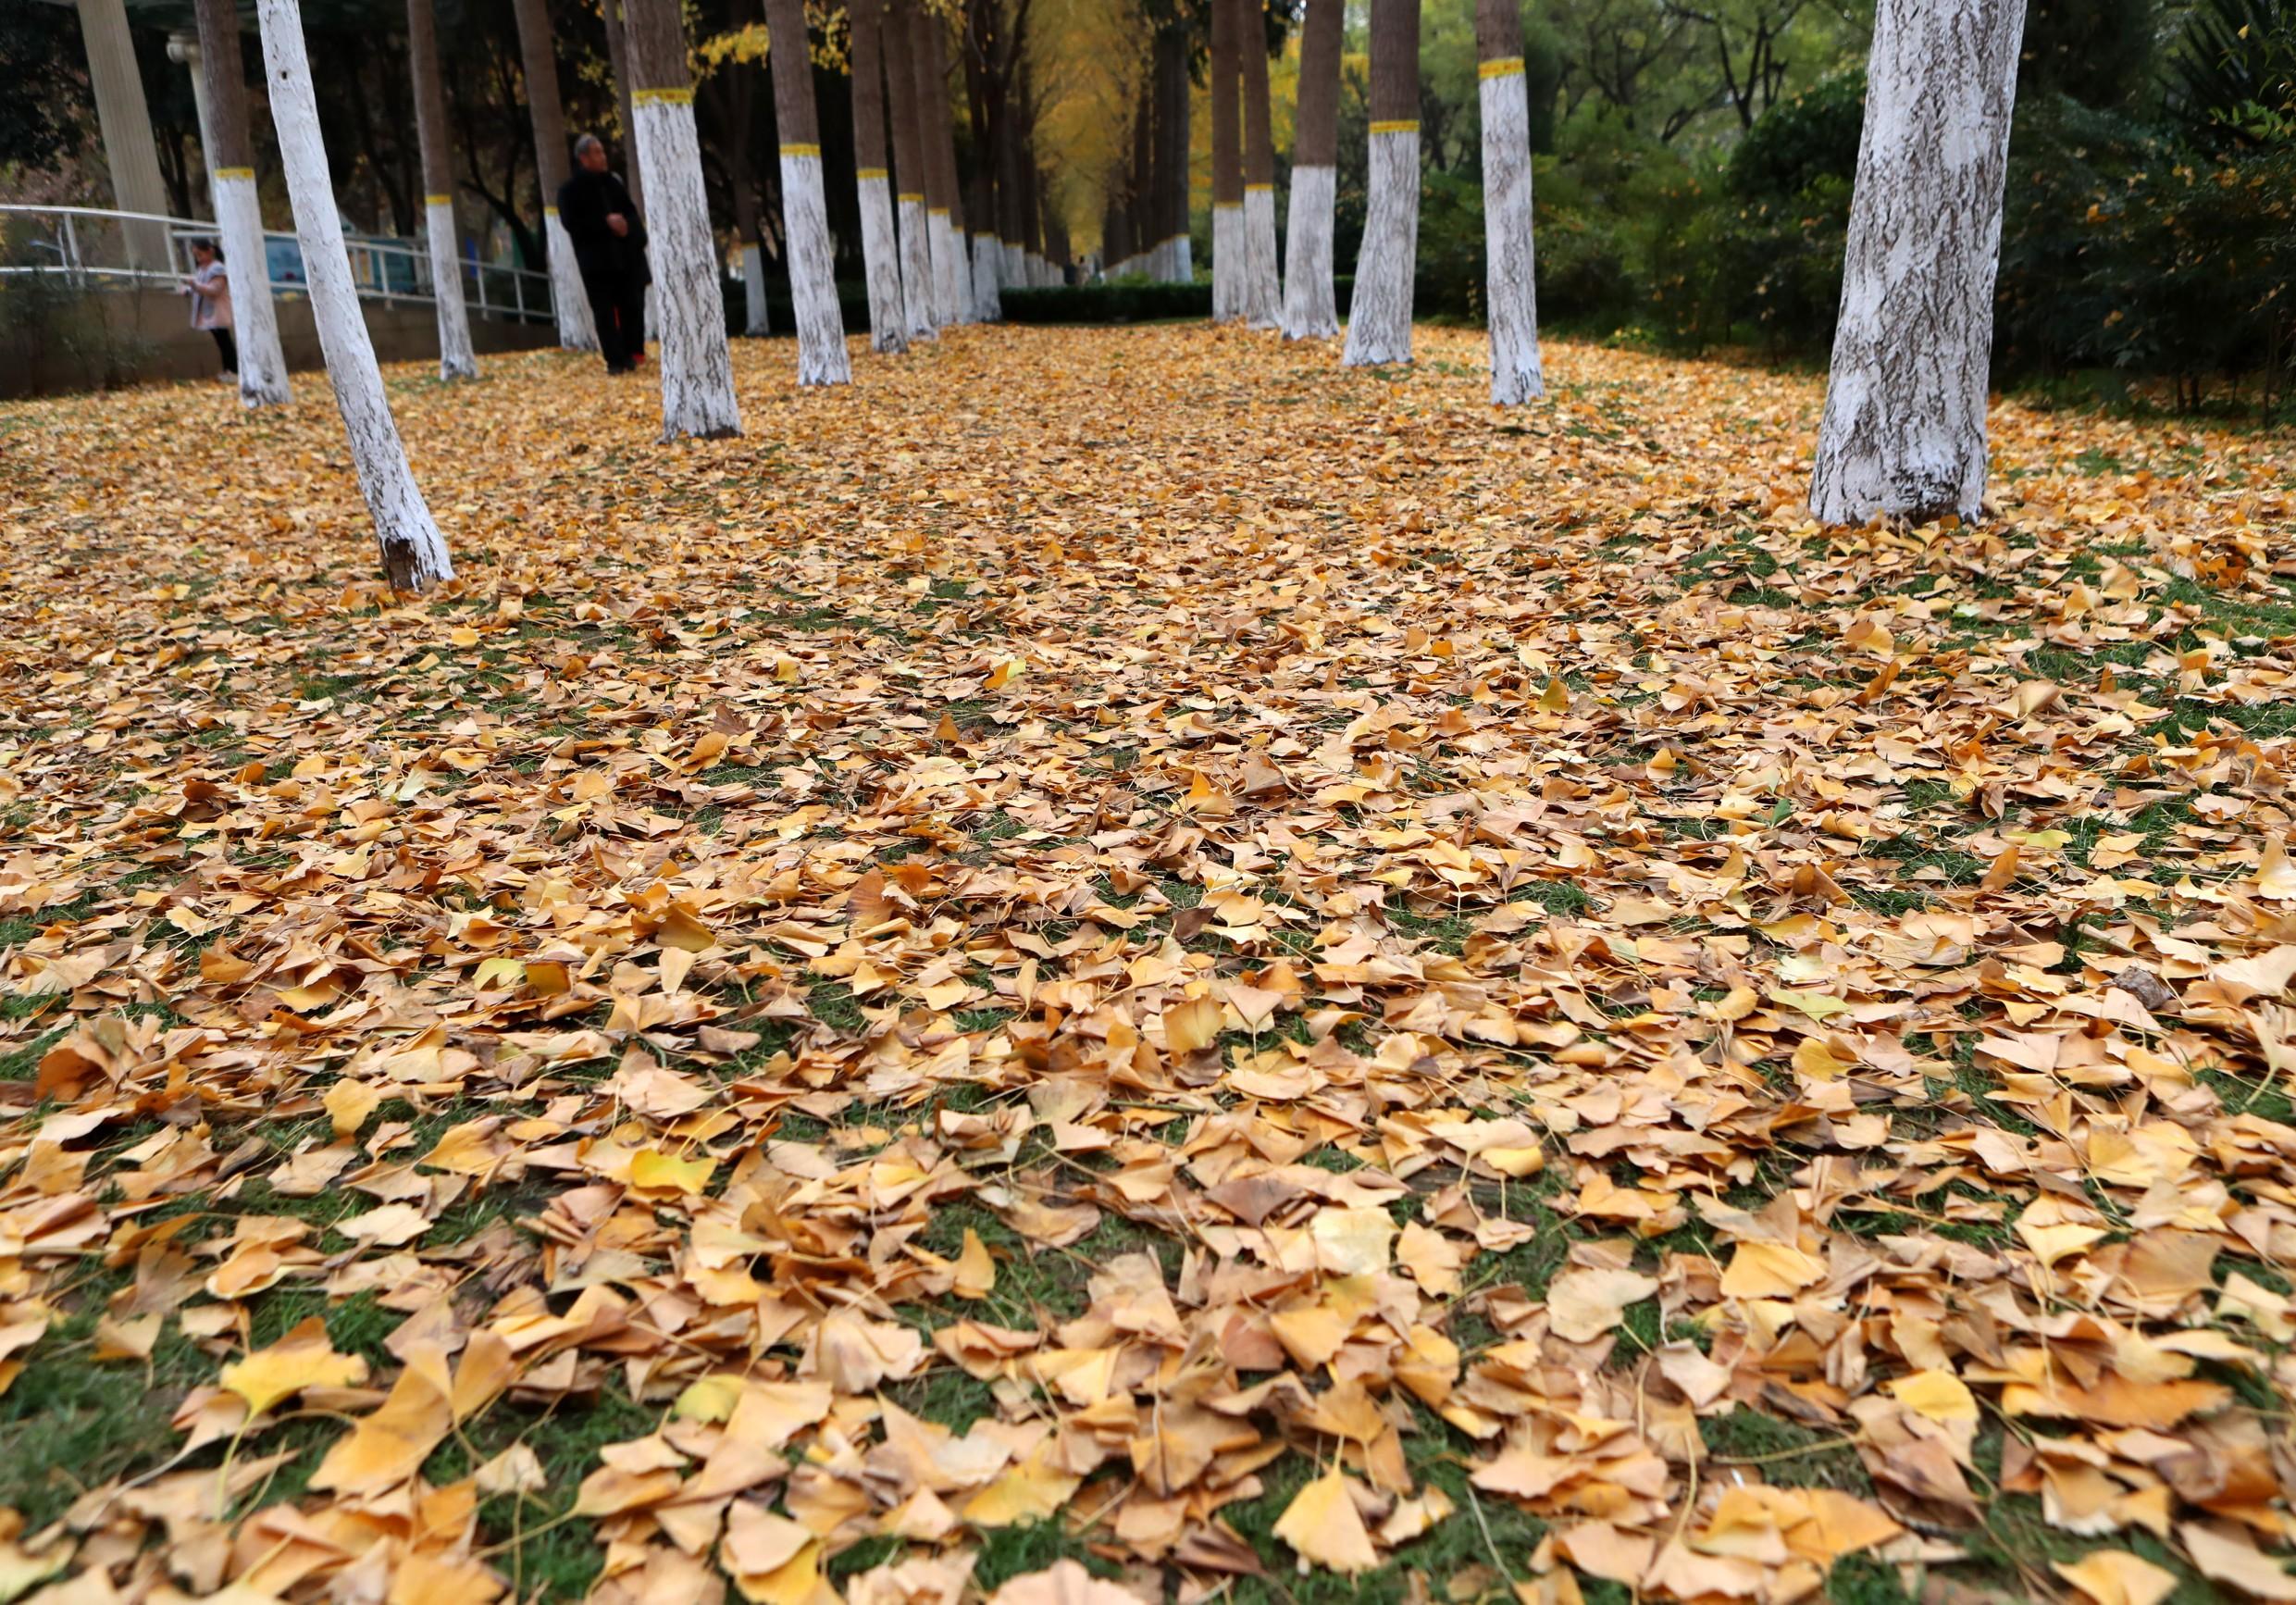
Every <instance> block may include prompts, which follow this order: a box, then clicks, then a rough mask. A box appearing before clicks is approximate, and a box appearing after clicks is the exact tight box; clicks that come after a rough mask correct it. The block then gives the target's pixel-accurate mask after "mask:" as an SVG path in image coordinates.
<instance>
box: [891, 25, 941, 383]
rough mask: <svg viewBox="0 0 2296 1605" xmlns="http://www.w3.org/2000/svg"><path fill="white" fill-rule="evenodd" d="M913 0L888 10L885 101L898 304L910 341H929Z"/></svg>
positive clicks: (929, 267)
mask: <svg viewBox="0 0 2296 1605" xmlns="http://www.w3.org/2000/svg"><path fill="white" fill-rule="evenodd" d="M912 8H913V0H892V3H891V4H890V5H889V6H887V8H886V13H885V27H884V31H883V35H884V52H883V54H884V56H885V91H886V101H887V104H888V105H889V106H891V107H892V110H893V185H894V191H895V195H894V200H895V206H896V209H897V210H898V212H899V214H900V299H901V310H902V313H903V315H904V317H906V318H907V324H906V331H907V333H908V335H909V338H910V339H912V340H931V339H932V338H933V336H934V331H935V330H936V329H937V328H938V326H939V325H938V320H937V319H936V318H935V317H934V316H933V244H932V238H931V235H930V233H929V231H928V230H929V228H930V224H929V222H928V214H927V212H926V210H925V184H926V178H925V168H926V162H925V134H924V130H923V126H922V122H921V118H920V116H919V111H918V106H917V82H918V80H917V71H916V68H915V66H914V64H913V56H914V53H915V50H916V28H915V25H914V23H913V22H912V19H911V17H910V12H911V11H912Z"/></svg>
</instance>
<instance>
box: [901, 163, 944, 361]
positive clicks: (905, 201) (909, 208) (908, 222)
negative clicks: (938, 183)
mask: <svg viewBox="0 0 2296 1605" xmlns="http://www.w3.org/2000/svg"><path fill="white" fill-rule="evenodd" d="M900 304H901V308H902V311H903V313H904V315H905V316H906V317H908V319H909V338H910V339H912V340H931V339H932V338H934V335H935V333H936V332H937V330H938V329H939V327H940V325H939V320H938V319H937V318H936V317H934V316H933V242H932V240H931V238H930V225H929V224H928V223H927V221H926V218H925V197H924V196H923V195H903V196H902V197H901V198H900Z"/></svg>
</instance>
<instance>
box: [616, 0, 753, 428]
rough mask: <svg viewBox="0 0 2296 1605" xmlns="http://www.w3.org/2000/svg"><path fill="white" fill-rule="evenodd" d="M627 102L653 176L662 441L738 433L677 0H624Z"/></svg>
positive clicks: (652, 254) (649, 227) (651, 236)
mask: <svg viewBox="0 0 2296 1605" xmlns="http://www.w3.org/2000/svg"><path fill="white" fill-rule="evenodd" d="M625 15H626V17H627V22H628V38H627V46H628V55H629V67H630V108H631V110H632V112H633V113H634V114H635V115H636V117H637V119H638V121H637V127H636V130H635V131H636V134H637V139H636V141H635V143H636V145H637V148H638V152H639V165H640V166H641V167H643V168H645V170H646V174H647V176H648V177H649V178H650V179H651V180H652V183H650V184H649V185H648V186H647V188H648V189H649V190H650V191H651V192H652V196H653V204H652V216H651V217H650V218H648V219H647V224H646V234H647V244H646V255H647V258H648V260H649V261H650V262H651V263H652V268H653V304H654V309H655V314H656V327H655V330H654V335H655V338H656V339H657V340H659V341H660V342H661V357H662V360H661V368H662V438H663V439H664V440H665V441H666V440H669V439H671V438H673V437H675V436H677V435H699V436H701V437H703V438H705V439H715V438H718V437H721V436H725V435H738V434H739V433H740V432H741V406H740V404H739V403H738V402H737V401H736V400H735V399H734V363H733V350H732V348H731V347H730V346H729V345H727V343H726V300H725V294H724V292H723V291H721V290H720V289H719V287H718V257H717V242H716V239H715V238H714V235H713V234H712V233H711V230H710V203H709V196H708V194H707V193H706V192H705V191H704V190H703V188H702V183H701V141H700V139H699V138H698V137H697V136H696V134H695V132H694V121H693V87H692V81H691V80H690V79H689V78H688V76H687V72H686V28H685V23H684V22H683V20H682V19H680V18H679V16H678V7H677V0H629V4H628V6H627V11H626V13H625Z"/></svg>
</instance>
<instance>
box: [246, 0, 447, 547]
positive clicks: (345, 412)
mask: <svg viewBox="0 0 2296 1605" xmlns="http://www.w3.org/2000/svg"><path fill="white" fill-rule="evenodd" d="M255 21H256V25H257V26H258V27H259V28H260V29H261V31H262V34H263V65H264V73H265V76H266V78H267V81H268V87H269V92H270V101H271V121H272V124H273V126H274V127H275V128H276V129H277V130H278V131H279V162H280V165H281V166H282V167H284V168H286V170H287V193H288V198H289V199H290V201H292V204H293V205H294V208H295V240H296V243H297V244H299V245H300V246H301V247H302V249H303V270H304V279H305V281H306V285H307V287H308V290H309V292H310V296H311V316H312V320H313V321H314V322H315V323H316V324H317V326H318V334H319V349H320V351H321V352H322V354H324V355H325V356H326V359H327V381H328V383H329V385H330V386H331V387H333V389H334V392H335V407H336V410H337V411H338V412H340V413H341V415H342V427H343V433H344V435H345V436H346V437H348V439H349V441H350V445H351V464H352V467H353V468H354V470H355V472H356V473H357V475H358V479H359V494H360V495H361V496H362V497H364V498H365V499H366V512H367V516H368V517H369V518H371V519H372V520H373V521H374V525H375V539H376V541H377V542H378V543H379V545H380V547H381V549H382V567H383V573H384V574H385V575H386V576H387V577H388V578H389V579H390V580H391V584H393V585H395V586H397V587H398V588H400V589H401V590H403V591H427V590H428V589H429V588H430V587H431V586H433V585H435V584H437V583H439V582H440V581H441V580H444V579H453V577H454V565H453V560H452V559H450V558H449V557H448V555H447V551H446V541H444V540H443V539H442V538H441V536H440V534H439V526H438V525H437V524H436V523H434V522H433V521H432V519H431V516H430V508H429V506H428V504H426V503H425V502H424V500H423V492H422V488H421V487H420V486H419V485H417V484H416V482H415V471H414V470H413V469H412V468H410V467H408V466H407V461H406V448H405V446H404V445H403V443H402V442H400V440H399V426H398V424H397V422H396V421H395V420H394V419H392V417H391V403H390V401H389V400H388V399H387V398H386V397H385V396H384V394H383V386H382V369H381V368H379V367H377V366H376V363H375V346H374V342H372V341H371V340H369V339H368V338H367V333H366V317H364V316H363V315H362V314H361V312H360V310H359V292H358V290H357V287H356V286H355V285H354V284H353V283H352V280H351V257H350V255H349V253H348V252H346V251H345V250H344V249H343V243H342V221H341V218H340V217H339V216H338V215H337V213H336V211H335V182H334V176H333V174H332V173H330V172H329V170H328V166H327V146H326V143H324V142H323V141H322V140H321V139H320V137H319V107H318V97H317V94H316V92H315V91H314V90H313V88H312V83H311V61H310V57H309V56H308V55H306V54H305V52H304V40H303V17H302V14H301V10H300V8H299V7H298V6H297V5H296V0H256V6H255Z"/></svg>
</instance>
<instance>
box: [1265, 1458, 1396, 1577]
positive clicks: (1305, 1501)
mask: <svg viewBox="0 0 2296 1605" xmlns="http://www.w3.org/2000/svg"><path fill="white" fill-rule="evenodd" d="M1275 1536H1276V1537H1279V1538H1281V1539H1283V1540H1284V1541H1285V1543H1287V1544H1289V1545H1290V1546H1291V1547H1292V1548H1293V1549H1295V1550H1297V1552H1298V1555H1299V1558H1300V1560H1301V1561H1303V1562H1308V1561H1311V1562H1313V1563H1314V1564H1316V1565H1318V1566H1322V1567H1324V1568H1326V1569H1327V1570H1330V1571H1334V1572H1346V1573H1348V1574H1354V1573H1357V1572H1368V1571H1370V1570H1371V1568H1372V1567H1374V1566H1376V1565H1378V1564H1379V1551H1377V1550H1376V1549H1372V1548H1371V1533H1370V1532H1369V1531H1368V1530H1367V1529H1366V1528H1365V1527H1364V1525H1363V1512H1360V1511H1359V1510H1357V1509H1356V1504H1355V1499H1354V1496H1353V1495H1351V1494H1350V1493H1349V1492H1348V1491H1347V1474H1345V1473H1343V1472H1341V1471H1339V1470H1338V1469H1337V1468H1336V1467H1334V1469H1333V1470H1331V1471H1328V1472H1326V1473H1324V1474H1322V1476H1320V1477H1318V1478H1316V1479H1315V1481H1313V1482H1311V1483H1309V1485H1308V1486H1307V1487H1304V1488H1301V1489H1300V1490H1299V1492H1298V1494H1297V1496H1296V1497H1295V1498H1294V1499H1293V1500H1292V1502H1291V1504H1290V1505H1289V1506H1287V1507H1286V1508H1285V1512H1284V1514H1283V1515H1282V1516H1281V1517H1280V1518H1279V1519H1278V1520H1277V1522H1276V1524H1275Z"/></svg>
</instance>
